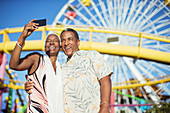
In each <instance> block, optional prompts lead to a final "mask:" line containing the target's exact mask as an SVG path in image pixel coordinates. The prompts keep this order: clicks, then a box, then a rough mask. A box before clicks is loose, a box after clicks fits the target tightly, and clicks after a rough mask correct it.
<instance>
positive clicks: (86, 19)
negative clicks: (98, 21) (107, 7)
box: [70, 5, 94, 26]
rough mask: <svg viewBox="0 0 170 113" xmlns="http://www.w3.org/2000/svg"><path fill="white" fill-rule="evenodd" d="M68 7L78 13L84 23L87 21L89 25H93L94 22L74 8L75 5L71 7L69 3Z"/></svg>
mask: <svg viewBox="0 0 170 113" xmlns="http://www.w3.org/2000/svg"><path fill="white" fill-rule="evenodd" d="M70 7H71V8H72V9H73V10H74V11H75V12H76V14H77V15H79V16H80V17H81V18H82V19H83V20H84V21H85V22H86V23H88V24H89V25H90V26H94V24H93V23H92V22H91V21H89V19H88V18H87V17H85V16H84V15H83V14H82V13H81V12H80V11H78V10H76V8H75V7H73V6H72V5H70Z"/></svg>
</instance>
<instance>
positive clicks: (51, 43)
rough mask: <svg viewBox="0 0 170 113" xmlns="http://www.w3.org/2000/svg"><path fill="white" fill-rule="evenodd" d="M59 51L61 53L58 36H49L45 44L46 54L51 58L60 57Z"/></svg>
mask: <svg viewBox="0 0 170 113" xmlns="http://www.w3.org/2000/svg"><path fill="white" fill-rule="evenodd" d="M59 51H60V41H59V38H58V36H56V35H54V34H51V35H49V36H48V37H47V40H46V42H45V52H46V53H47V54H48V55H49V56H55V55H58V52H59Z"/></svg>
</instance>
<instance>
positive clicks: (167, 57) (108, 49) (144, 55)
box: [0, 25, 170, 64]
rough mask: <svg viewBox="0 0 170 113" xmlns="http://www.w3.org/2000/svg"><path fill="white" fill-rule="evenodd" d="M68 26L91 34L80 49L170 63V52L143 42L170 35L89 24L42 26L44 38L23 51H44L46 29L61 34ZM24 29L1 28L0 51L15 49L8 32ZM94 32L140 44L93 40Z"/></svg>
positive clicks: (28, 45)
mask: <svg viewBox="0 0 170 113" xmlns="http://www.w3.org/2000/svg"><path fill="white" fill-rule="evenodd" d="M67 27H72V28H74V29H75V30H77V31H79V32H88V33H89V34H90V36H89V41H81V43H80V49H84V50H96V51H98V52H100V53H104V54H112V55H119V56H129V57H133V58H137V59H146V60H151V61H156V62H161V63H165V64H170V53H168V52H163V51H159V50H153V49H147V48H142V44H141V40H142V39H143V38H146V39H151V40H156V41H162V42H166V43H170V37H164V36H156V35H152V34H146V33H141V32H140V33H138V32H132V31H121V30H117V29H112V28H104V27H88V26H75V25H72V26H63V25H59V26H56V27H52V26H46V27H41V28H39V29H38V30H36V31H41V32H42V40H34V41H26V43H25V46H24V48H23V51H32V50H40V51H44V41H45V38H46V31H54V32H56V33H57V34H60V33H61V31H62V30H63V29H65V28H67ZM22 30H23V28H10V29H9V28H7V29H5V30H0V35H3V42H1V43H0V51H4V52H6V53H10V52H11V51H12V50H13V48H14V46H15V44H16V41H10V38H9V36H8V34H12V33H20V32H22ZM93 33H110V34H118V35H126V36H132V37H137V38H140V41H139V46H138V47H136V46H127V45H112V44H108V43H99V42H93V41H92V34H93ZM150 53H152V54H150Z"/></svg>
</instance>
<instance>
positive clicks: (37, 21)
mask: <svg viewBox="0 0 170 113" xmlns="http://www.w3.org/2000/svg"><path fill="white" fill-rule="evenodd" d="M33 22H34V23H39V25H38V26H46V24H47V19H41V20H35V21H33Z"/></svg>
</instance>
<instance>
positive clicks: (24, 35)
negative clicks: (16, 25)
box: [19, 19, 39, 44]
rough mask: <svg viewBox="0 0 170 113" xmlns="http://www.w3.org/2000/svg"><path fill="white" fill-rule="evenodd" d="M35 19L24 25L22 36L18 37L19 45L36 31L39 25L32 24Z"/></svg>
mask: <svg viewBox="0 0 170 113" xmlns="http://www.w3.org/2000/svg"><path fill="white" fill-rule="evenodd" d="M35 20H36V19H33V20H31V21H30V22H29V23H28V24H26V25H25V26H24V29H23V31H22V34H21V36H20V37H19V41H20V43H23V44H24V42H25V39H26V38H27V37H28V36H30V35H31V34H32V32H33V31H34V30H36V29H38V26H37V25H39V24H38V23H34V22H33V21H35Z"/></svg>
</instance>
